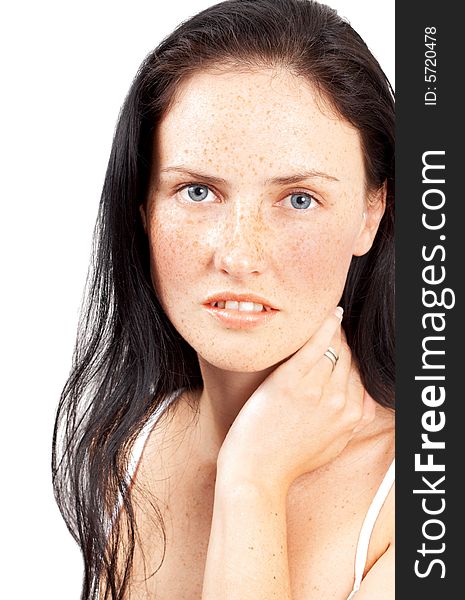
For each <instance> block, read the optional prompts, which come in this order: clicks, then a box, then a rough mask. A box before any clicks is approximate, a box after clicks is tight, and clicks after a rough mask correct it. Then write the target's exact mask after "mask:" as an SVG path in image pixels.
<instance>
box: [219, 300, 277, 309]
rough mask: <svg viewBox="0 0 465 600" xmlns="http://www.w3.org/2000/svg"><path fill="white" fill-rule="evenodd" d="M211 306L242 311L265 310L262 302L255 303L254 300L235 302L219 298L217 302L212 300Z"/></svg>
mask: <svg viewBox="0 0 465 600" xmlns="http://www.w3.org/2000/svg"><path fill="white" fill-rule="evenodd" d="M211 306H214V307H217V308H226V309H228V310H239V311H244V312H262V311H264V310H267V309H266V308H265V307H264V306H263V304H257V303H256V302H237V301H236V300H226V301H225V300H219V301H218V302H212V303H211ZM268 310H269V309H268Z"/></svg>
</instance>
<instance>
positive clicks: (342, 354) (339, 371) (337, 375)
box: [306, 336, 352, 403]
mask: <svg viewBox="0 0 465 600" xmlns="http://www.w3.org/2000/svg"><path fill="white" fill-rule="evenodd" d="M332 342H333V343H334V345H333V347H335V346H337V348H338V350H337V354H338V360H337V362H336V365H335V367H334V368H333V366H332V363H331V361H330V359H329V358H327V357H326V356H325V355H324V354H323V355H322V356H321V358H320V360H319V361H318V362H317V363H316V365H315V366H314V367H313V368H312V369H311V370H310V371H309V373H308V374H307V375H306V380H307V381H308V385H311V383H313V385H320V386H321V385H323V386H324V394H325V396H328V394H332V395H338V396H341V395H342V396H345V394H346V393H347V382H348V378H349V372H350V367H351V362H352V358H351V352H350V348H349V346H348V345H347V344H345V343H344V342H343V341H342V340H341V339H340V336H339V341H338V342H336V341H335V340H334V338H333V340H332ZM344 403H345V401H344Z"/></svg>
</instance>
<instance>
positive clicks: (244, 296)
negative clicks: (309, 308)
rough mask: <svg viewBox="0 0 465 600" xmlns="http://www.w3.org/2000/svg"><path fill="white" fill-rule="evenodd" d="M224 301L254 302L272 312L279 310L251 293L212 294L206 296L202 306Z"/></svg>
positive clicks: (264, 299)
mask: <svg viewBox="0 0 465 600" xmlns="http://www.w3.org/2000/svg"><path fill="white" fill-rule="evenodd" d="M226 300H235V301H236V302H255V303H256V304H263V306H266V307H268V308H271V309H272V310H279V309H278V308H276V307H275V306H273V304H272V303H271V302H270V301H269V300H267V299H266V298H262V297H261V296H257V295H256V294H252V293H251V292H243V293H240V294H237V293H235V292H227V291H226V292H218V293H217V294H212V295H211V296H208V298H207V299H206V300H205V302H204V304H211V303H212V302H221V301H223V302H226Z"/></svg>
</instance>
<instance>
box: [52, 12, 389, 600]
mask: <svg viewBox="0 0 465 600" xmlns="http://www.w3.org/2000/svg"><path fill="white" fill-rule="evenodd" d="M211 67H222V68H230V67H234V68H241V69H244V68H245V69H247V68H253V69H256V68H264V67H266V68H276V67H282V68H285V69H286V70H288V71H290V72H292V73H295V74H296V75H298V76H302V77H304V78H306V79H307V80H308V81H310V82H311V83H313V84H314V85H316V86H317V88H318V89H319V91H320V92H321V94H322V96H323V97H324V98H325V99H326V100H329V101H330V103H331V104H332V106H333V107H334V108H335V109H336V111H337V112H338V113H339V114H340V115H341V116H342V117H343V118H344V119H346V120H347V121H349V122H350V123H351V124H352V125H353V126H354V127H356V128H357V130H358V131H359V133H360V136H361V140H362V147H363V153H364V161H365V170H366V181H367V187H368V189H370V190H376V189H379V188H380V187H381V186H383V185H386V186H387V204H386V210H385V214H384V216H383V218H382V220H381V223H380V226H379V230H378V233H377V235H376V238H375V240H374V243H373V246H372V248H371V250H370V251H369V252H368V253H367V254H365V255H364V256H360V257H353V259H352V263H351V265H350V269H349V274H348V277H347V282H346V286H345V290H344V293H343V297H342V299H341V302H340V304H341V305H342V306H343V307H344V310H345V315H344V324H345V330H346V334H347V339H348V342H349V345H350V347H351V349H352V353H353V356H354V358H355V360H356V361H357V364H358V366H359V370H360V374H361V377H362V380H363V383H364V385H365V387H366V389H367V391H368V392H369V394H370V395H371V396H372V397H373V398H374V399H375V400H376V401H377V402H379V403H380V404H382V405H383V406H387V407H393V406H394V231H393V224H394V100H393V93H392V89H391V86H390V84H389V82H388V80H387V79H386V76H385V75H384V73H383V71H382V70H381V68H380V66H379V64H378V62H377V61H376V60H375V58H374V57H373V56H372V54H371V53H370V51H369V50H368V48H367V46H366V45H365V43H364V42H363V40H362V39H361V38H360V36H359V35H358V34H357V33H356V32H355V31H354V30H353V29H352V27H351V26H350V25H349V24H348V23H347V22H345V21H344V20H342V19H341V18H340V17H339V16H338V15H337V13H336V12H335V11H334V10H332V9H331V8H328V7H327V6H325V5H322V4H319V3H317V2H312V1H309V0H227V1H226V2H221V3H219V4H216V5H215V6H212V7H210V8H208V9H206V10H204V11H202V12H200V13H199V14H197V15H195V16H194V17H192V18H191V19H189V20H187V21H186V22H184V23H182V24H181V25H180V26H179V27H178V28H177V29H176V30H175V31H174V32H173V33H172V34H171V35H169V36H168V37H167V38H166V39H165V40H164V41H163V42H162V43H161V44H160V45H159V46H158V47H157V48H156V49H155V50H154V51H153V52H152V53H150V54H149V55H148V56H147V57H146V59H145V60H144V62H143V63H142V65H141V67H140V69H139V71H138V73H137V75H136V77H135V79H134V81H133V83H132V86H131V88H130V90H129V93H128V95H127V97H126V100H125V102H124V105H123V107H122V110H121V113H120V115H119V119H118V124H117V128H116V132H115V136H114V140H113V146H112V150H111V155H110V159H109V164H108V169H107V173H106V178H105V183H104V187H103V192H102V197H101V203H100V209H99V215H98V219H97V224H96V229H95V235H94V250H93V260H92V264H91V268H90V271H89V276H88V283H87V287H86V291H87V295H86V301H85V303H84V305H83V310H82V313H81V320H80V326H79V331H78V336H77V340H76V347H75V353H74V356H73V367H72V371H71V374H70V376H69V379H68V381H67V383H66V385H65V387H64V389H63V392H62V395H61V399H60V404H59V408H58V412H57V417H56V423H55V432H54V439H53V460H52V469H53V482H54V489H55V494H56V498H57V502H58V504H59V506H60V509H61V511H62V514H63V517H64V519H65V521H66V523H67V525H68V527H69V530H70V531H71V533H72V535H73V536H74V537H75V539H76V540H77V542H78V543H79V544H80V547H81V549H82V553H83V558H84V581H83V588H82V595H81V598H82V599H83V600H90V599H95V598H97V597H98V587H99V580H101V579H102V577H104V579H105V589H104V590H102V592H103V594H104V597H105V598H111V599H113V600H117V599H122V598H123V596H124V592H125V589H126V588H127V585H128V581H129V576H130V573H131V568H132V558H133V553H134V545H135V535H136V530H137V528H136V523H135V519H134V512H133V505H132V502H131V494H130V493H129V492H128V483H127V481H126V479H125V473H126V469H127V466H128V455H129V451H130V448H131V445H132V443H133V442H134V440H135V438H136V437H137V434H138V433H139V432H140V431H141V429H142V427H143V426H144V424H145V423H146V422H147V419H148V418H149V416H150V415H151V414H152V413H153V412H154V410H155V409H156V408H157V407H159V406H160V404H161V403H162V401H163V400H164V399H166V397H167V396H168V395H169V394H171V393H173V392H175V391H177V390H180V389H185V390H188V391H189V390H191V391H193V390H195V389H198V388H200V387H201V385H202V378H201V373H200V369H199V365H198V360H197V355H196V353H195V351H194V350H193V348H191V347H190V346H189V345H188V344H187V342H186V341H185V340H184V339H182V338H181V336H180V335H179V334H178V332H177V331H176V330H175V329H174V327H173V326H172V324H171V323H170V321H169V320H168V318H167V316H166V314H165V313H164V311H163V310H162V307H161V306H160V303H159V301H158V299H157V297H156V295H155V292H154V289H153V285H152V281H151V277H150V266H149V260H150V257H149V249H148V243H147V238H146V236H145V232H144V230H143V227H142V224H141V220H140V214H139V205H140V204H143V203H144V202H145V200H146V194H147V188H148V181H149V176H150V169H151V164H152V160H153V158H154V157H152V144H153V137H154V132H155V129H156V127H157V123H158V122H159V120H160V118H161V116H162V115H163V114H164V113H165V112H166V111H167V110H169V107H170V104H171V102H172V101H173V98H174V96H175V94H176V91H177V90H178V89H179V86H180V84H181V83H182V82H183V81H185V80H186V78H187V77H188V76H189V75H191V74H193V73H196V72H198V71H200V70H203V69H206V68H211ZM174 407H175V403H174V404H173V408H174ZM171 408H172V407H170V409H171ZM119 494H120V495H121V497H122V501H123V507H124V510H125V512H126V513H127V515H128V520H127V522H126V523H125V529H124V536H123V531H122V530H121V527H122V524H121V523H119V522H116V523H114V526H113V527H112V529H111V533H110V534H109V531H108V524H109V520H111V515H112V510H113V509H114V507H115V504H116V502H117V499H118V495H119ZM155 512H156V507H155V506H154V513H155ZM159 522H160V528H161V530H162V532H163V540H164V542H165V536H164V527H163V522H162V520H161V518H160V519H159ZM122 539H125V540H126V544H125V545H124V547H122V544H121V540H122ZM117 559H118V564H122V565H123V568H122V569H117V568H116V561H117Z"/></svg>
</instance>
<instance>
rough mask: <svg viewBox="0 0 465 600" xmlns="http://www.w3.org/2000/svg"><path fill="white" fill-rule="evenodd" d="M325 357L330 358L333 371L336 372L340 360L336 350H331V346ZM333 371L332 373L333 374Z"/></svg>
mask: <svg viewBox="0 0 465 600" xmlns="http://www.w3.org/2000/svg"><path fill="white" fill-rule="evenodd" d="M323 356H326V358H329V360H330V361H331V363H332V365H333V371H334V367H335V366H336V363H337V361H338V360H339V356H338V355H337V354H336V351H335V350H334V348H331V346H329V347H328V349H327V350H326V352H325V353H324V355H323ZM333 371H331V373H332V372H333Z"/></svg>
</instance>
